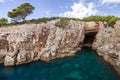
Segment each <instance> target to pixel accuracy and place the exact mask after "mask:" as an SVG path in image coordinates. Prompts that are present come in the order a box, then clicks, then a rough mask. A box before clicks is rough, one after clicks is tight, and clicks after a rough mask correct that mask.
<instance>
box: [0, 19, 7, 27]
mask: <svg viewBox="0 0 120 80" xmlns="http://www.w3.org/2000/svg"><path fill="white" fill-rule="evenodd" d="M7 23H8V20H7V19H6V18H1V19H0V27H1V26H6V25H7Z"/></svg>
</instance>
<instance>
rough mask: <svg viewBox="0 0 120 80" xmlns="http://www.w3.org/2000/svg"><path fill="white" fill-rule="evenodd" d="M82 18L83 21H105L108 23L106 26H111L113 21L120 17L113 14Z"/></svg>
mask: <svg viewBox="0 0 120 80" xmlns="http://www.w3.org/2000/svg"><path fill="white" fill-rule="evenodd" d="M83 20H84V21H106V22H107V23H108V26H110V27H113V25H114V24H115V22H116V21H117V20H120V18H119V17H115V16H90V17H85V18H84V19H83Z"/></svg>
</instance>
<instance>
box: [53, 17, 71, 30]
mask: <svg viewBox="0 0 120 80" xmlns="http://www.w3.org/2000/svg"><path fill="white" fill-rule="evenodd" d="M68 24H69V19H67V18H61V19H60V21H58V22H57V23H56V24H55V26H57V27H61V28H64V27H65V26H67V25H68Z"/></svg>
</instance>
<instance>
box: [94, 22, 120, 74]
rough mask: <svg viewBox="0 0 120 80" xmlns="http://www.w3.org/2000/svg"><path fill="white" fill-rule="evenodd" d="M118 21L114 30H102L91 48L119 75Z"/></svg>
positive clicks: (119, 37)
mask: <svg viewBox="0 0 120 80" xmlns="http://www.w3.org/2000/svg"><path fill="white" fill-rule="evenodd" d="M119 33H120V21H117V22H116V24H115V25H114V28H111V27H109V28H103V29H101V30H100V31H99V32H98V33H97V35H96V39H95V41H94V42H93V45H92V48H93V49H94V50H96V52H97V53H98V54H99V55H100V56H102V57H103V58H104V60H106V61H107V62H109V63H110V64H112V65H113V67H114V69H115V70H116V71H117V72H118V73H119V74H120V34H119Z"/></svg>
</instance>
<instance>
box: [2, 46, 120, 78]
mask: <svg viewBox="0 0 120 80" xmlns="http://www.w3.org/2000/svg"><path fill="white" fill-rule="evenodd" d="M0 80H120V77H119V76H118V74H117V73H116V71H115V70H114V69H113V67H112V66H111V65H110V64H109V63H107V62H105V61H104V60H103V59H102V58H101V57H99V56H98V55H97V54H96V52H95V51H93V50H92V49H90V48H84V49H82V51H81V52H77V53H76V56H74V57H68V58H63V59H56V60H52V61H50V62H49V63H46V62H42V61H39V62H33V63H29V64H25V65H20V66H16V67H3V66H2V65H1V66H0Z"/></svg>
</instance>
